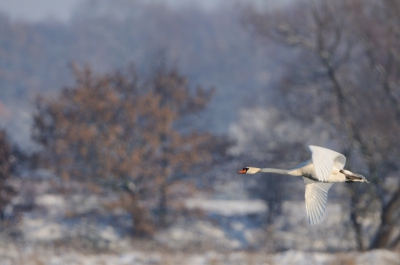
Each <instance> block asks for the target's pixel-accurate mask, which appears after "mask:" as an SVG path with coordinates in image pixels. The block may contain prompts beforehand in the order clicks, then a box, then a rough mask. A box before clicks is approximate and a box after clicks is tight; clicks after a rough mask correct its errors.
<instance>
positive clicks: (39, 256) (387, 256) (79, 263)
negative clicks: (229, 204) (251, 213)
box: [0, 246, 400, 265]
mask: <svg viewBox="0 0 400 265" xmlns="http://www.w3.org/2000/svg"><path fill="white" fill-rule="evenodd" d="M0 255H1V261H0V264H1V265H8V264H10V265H11V264H21V265H22V264H24V265H39V264H51V265H64V264H68V265H128V264H135V265H141V264H143V265H145V264H148V265H150V264H151V265H179V264H182V265H208V264H210V265H228V264H229V265H236V264H237V265H239V264H247V265H258V264H260V265H261V264H263V265H264V264H265V265H266V264H271V265H272V264H296V265H303V264H304V265H312V264H326V265H331V264H332V265H333V264H343V265H353V264H363V265H378V264H382V265H395V264H400V255H399V253H394V252H390V251H387V250H375V251H370V252H366V253H353V252H350V253H335V254H328V253H319V252H311V253H310V252H302V251H293V250H291V251H285V252H281V253H277V254H266V253H263V252H255V253H249V252H244V251H233V252H224V253H219V252H215V251H206V252H203V253H200V252H199V253H184V252H166V251H151V252H148V251H135V250H131V251H127V252H124V253H96V254H93V253H92V254H90V253H80V252H78V251H71V250H61V249H58V250H57V249H54V248H38V247H31V248H25V249H23V250H21V249H18V248H14V247H12V246H8V247H7V250H5V249H4V248H2V253H1V254H0Z"/></svg>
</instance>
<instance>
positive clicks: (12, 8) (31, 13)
mask: <svg viewBox="0 0 400 265" xmlns="http://www.w3.org/2000/svg"><path fill="white" fill-rule="evenodd" d="M82 1H85V0H0V12H3V13H6V14H8V16H10V17H11V18H12V19H17V20H27V21H40V20H44V19H48V18H52V19H57V20H61V21H67V20H68V19H69V18H70V16H71V13H72V11H73V10H74V8H75V7H76V5H77V4H78V3H79V2H82ZM114 1H117V0H114ZM132 1H133V0H132ZM145 1H159V2H164V3H165V2H167V3H169V4H171V5H172V6H181V5H182V4H188V3H191V2H192V3H193V2H197V3H200V4H201V5H202V6H203V7H205V8H207V9H210V8H213V7H215V6H218V4H224V3H228V2H233V1H236V0H144V2H145ZM239 1H240V2H252V3H262V2H265V0H239ZM281 1H282V0H281ZM287 1H288V0H283V1H282V2H287ZM271 2H274V1H271Z"/></svg>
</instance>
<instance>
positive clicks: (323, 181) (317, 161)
mask: <svg viewBox="0 0 400 265" xmlns="http://www.w3.org/2000/svg"><path fill="white" fill-rule="evenodd" d="M308 148H310V150H311V153H312V156H311V159H310V160H308V161H306V162H303V163H301V164H300V165H298V166H297V167H295V168H294V169H289V170H284V169H276V168H256V167H245V168H243V169H242V170H239V172H238V173H239V174H255V173H278V174H287V175H292V176H295V177H303V179H304V184H305V185H306V191H305V200H306V212H307V217H308V222H309V223H310V224H312V225H314V224H317V223H319V222H320V221H321V218H322V215H323V214H324V212H325V206H326V201H327V199H328V191H329V189H330V187H331V186H332V184H333V183H335V182H367V183H369V182H368V180H367V179H366V178H365V177H364V176H362V175H360V174H355V173H353V172H350V171H348V170H345V169H343V167H344V165H345V164H346V157H345V156H344V155H342V154H340V153H338V152H335V151H332V150H330V149H327V148H323V147H319V146H314V145H310V146H308Z"/></svg>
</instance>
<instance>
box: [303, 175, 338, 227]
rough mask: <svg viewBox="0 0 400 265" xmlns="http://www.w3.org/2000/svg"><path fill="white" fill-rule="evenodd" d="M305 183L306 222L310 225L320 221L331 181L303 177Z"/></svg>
mask: <svg viewBox="0 0 400 265" xmlns="http://www.w3.org/2000/svg"><path fill="white" fill-rule="evenodd" d="M303 179H304V184H305V185H306V191H305V195H304V197H305V200H306V212H307V217H308V222H309V223H310V224H312V225H314V224H316V223H318V222H319V221H321V218H322V216H323V214H324V212H325V207H326V201H327V200H328V191H329V189H330V188H331V186H332V183H323V182H318V181H313V180H310V179H308V178H303Z"/></svg>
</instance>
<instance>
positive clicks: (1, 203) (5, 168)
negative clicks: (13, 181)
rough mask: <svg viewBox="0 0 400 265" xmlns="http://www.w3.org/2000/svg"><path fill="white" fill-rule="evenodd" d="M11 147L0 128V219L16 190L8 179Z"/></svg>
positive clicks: (12, 161)
mask: <svg viewBox="0 0 400 265" xmlns="http://www.w3.org/2000/svg"><path fill="white" fill-rule="evenodd" d="M13 168H14V156H13V148H12V146H11V143H10V141H9V139H8V136H7V133H6V131H5V130H0V220H3V219H4V217H5V216H4V211H5V209H6V207H7V205H8V204H10V202H11V200H12V198H13V197H14V196H15V195H16V194H17V191H16V190H15V189H14V188H13V187H12V186H11V185H10V183H9V181H10V178H11V176H12V173H13Z"/></svg>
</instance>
